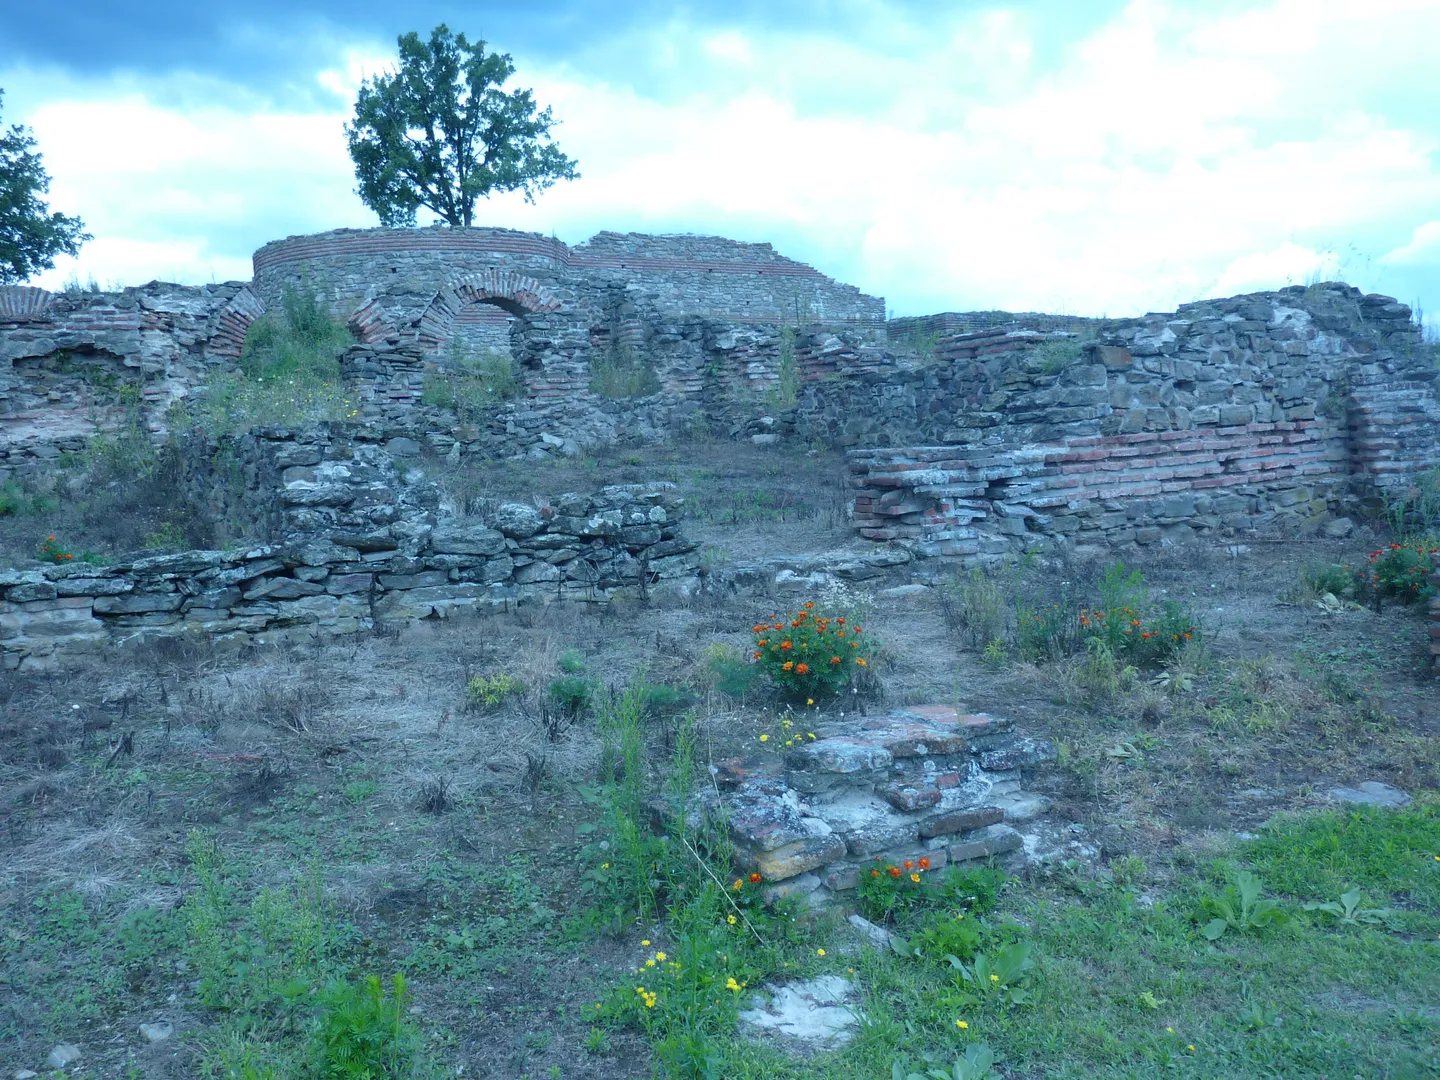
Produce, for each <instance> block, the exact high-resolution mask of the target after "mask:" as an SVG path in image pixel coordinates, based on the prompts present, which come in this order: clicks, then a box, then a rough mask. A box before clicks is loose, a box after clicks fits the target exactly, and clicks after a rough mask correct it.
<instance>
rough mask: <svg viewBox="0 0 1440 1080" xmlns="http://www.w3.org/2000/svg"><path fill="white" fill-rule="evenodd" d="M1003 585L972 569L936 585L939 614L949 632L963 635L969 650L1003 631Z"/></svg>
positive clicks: (1004, 591) (1004, 601) (1004, 590)
mask: <svg viewBox="0 0 1440 1080" xmlns="http://www.w3.org/2000/svg"><path fill="white" fill-rule="evenodd" d="M1007 592H1008V590H1007V588H1006V583H1005V582H1004V581H1002V580H1001V579H1000V578H998V577H996V576H995V575H994V574H992V573H989V572H987V571H985V570H982V569H981V568H980V567H972V568H971V569H970V570H968V571H966V572H965V573H963V574H961V573H957V574H955V575H953V576H952V577H949V578H946V579H945V580H944V581H942V582H941V583H940V588H939V590H938V596H939V600H940V612H941V614H942V615H943V616H944V618H945V622H946V623H947V624H948V625H949V627H950V629H952V630H954V631H956V632H957V633H962V634H965V635H966V636H967V637H968V638H969V639H970V645H971V647H972V648H976V649H983V648H985V647H986V646H987V645H989V644H990V643H991V642H992V641H994V640H996V639H997V638H999V637H1000V635H1001V634H1002V633H1003V632H1004V630H1005V611H1006V607H1007V606H1008V601H1007Z"/></svg>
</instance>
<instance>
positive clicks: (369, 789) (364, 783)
mask: <svg viewBox="0 0 1440 1080" xmlns="http://www.w3.org/2000/svg"><path fill="white" fill-rule="evenodd" d="M379 791H380V785H379V784H377V783H376V782H375V781H374V780H351V781H350V782H349V783H348V784H346V785H345V787H344V789H343V792H342V793H343V794H344V796H345V798H346V800H347V801H348V802H350V803H353V804H354V805H356V806H359V805H360V804H361V803H363V802H364V801H365V800H367V799H369V798H371V797H372V796H374V795H377V794H379Z"/></svg>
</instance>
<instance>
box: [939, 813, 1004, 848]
mask: <svg viewBox="0 0 1440 1080" xmlns="http://www.w3.org/2000/svg"><path fill="white" fill-rule="evenodd" d="M1004 820H1005V811H1004V810H1002V809H1001V808H1000V807H998V806H981V807H977V808H976V809H974V810H959V811H955V812H954V813H948V814H940V815H938V816H936V817H933V818H929V819H927V820H925V821H922V822H921V823H920V836H921V838H922V839H926V840H928V839H930V838H931V837H935V836H950V835H953V834H955V833H964V832H973V831H974V830H975V829H983V828H984V827H985V826H987V825H997V824H999V823H1000V822H1001V821H1004Z"/></svg>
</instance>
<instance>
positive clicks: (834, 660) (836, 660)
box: [830, 656, 840, 664]
mask: <svg viewBox="0 0 1440 1080" xmlns="http://www.w3.org/2000/svg"><path fill="white" fill-rule="evenodd" d="M830 663H831V664H838V663H840V658H839V657H838V656H832V657H830Z"/></svg>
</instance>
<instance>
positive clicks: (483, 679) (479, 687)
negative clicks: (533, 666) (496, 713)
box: [465, 671, 523, 709]
mask: <svg viewBox="0 0 1440 1080" xmlns="http://www.w3.org/2000/svg"><path fill="white" fill-rule="evenodd" d="M521 689H523V687H522V686H521V685H520V682H519V680H518V679H516V678H515V677H514V676H513V675H510V674H508V673H506V672H503V671H501V672H497V673H495V674H494V675H471V676H470V681H469V682H467V683H466V684H465V700H466V702H467V703H468V704H469V705H470V707H471V708H475V709H495V708H499V706H500V705H502V704H503V703H504V702H505V699H506V698H508V697H510V695H512V694H515V693H518V692H519V691H520V690H521Z"/></svg>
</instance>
